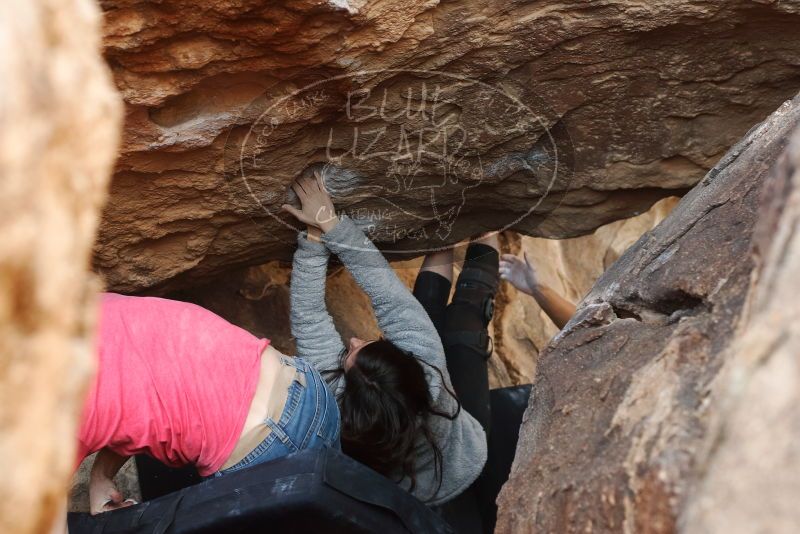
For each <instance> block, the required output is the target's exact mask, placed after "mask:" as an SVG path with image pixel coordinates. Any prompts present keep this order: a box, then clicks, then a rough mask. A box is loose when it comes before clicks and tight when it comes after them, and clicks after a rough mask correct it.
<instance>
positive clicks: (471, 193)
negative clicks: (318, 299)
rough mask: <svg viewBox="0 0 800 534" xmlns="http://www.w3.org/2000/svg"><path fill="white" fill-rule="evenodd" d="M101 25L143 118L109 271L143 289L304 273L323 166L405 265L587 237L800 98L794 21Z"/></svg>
mask: <svg viewBox="0 0 800 534" xmlns="http://www.w3.org/2000/svg"><path fill="white" fill-rule="evenodd" d="M101 5H102V7H103V9H104V10H105V13H106V34H105V53H106V57H107V59H108V62H109V64H110V65H111V67H112V69H113V72H114V76H115V79H116V82H117V85H118V87H119V88H120V91H121V92H122V94H123V95H124V98H125V100H126V102H127V115H126V126H125V140H124V144H123V149H122V157H121V159H120V161H119V165H118V169H117V172H116V175H115V178H114V182H113V187H112V191H111V197H112V200H111V202H110V203H109V205H108V209H107V210H106V212H105V216H104V221H103V227H102V235H101V238H100V240H99V243H98V246H97V250H96V255H95V259H96V265H97V267H98V268H99V269H100V270H101V271H102V272H103V273H104V275H105V276H106V279H107V281H108V284H109V286H110V287H112V288H114V289H117V290H122V291H137V290H142V289H145V288H153V289H159V288H161V289H163V286H164V285H165V284H168V285H170V286H171V287H173V288H174V287H179V286H181V285H196V284H197V283H199V282H200V281H201V280H203V279H204V278H205V279H207V278H209V277H211V276H213V275H215V274H218V273H220V272H222V271H224V270H227V269H229V268H230V267H231V266H235V265H243V264H254V263H260V262H263V261H266V260H268V259H276V258H287V257H288V254H289V252H290V250H291V243H292V240H291V233H292V232H291V230H290V229H289V228H286V227H284V226H283V224H282V222H281V221H282V220H283V219H282V218H280V217H277V218H275V217H273V216H272V215H270V214H274V213H275V211H276V209H277V207H278V206H279V205H280V204H281V203H282V202H283V201H284V197H285V195H284V191H285V189H286V186H287V184H288V183H289V182H290V180H292V179H293V178H294V177H296V176H297V175H298V174H300V173H302V172H304V171H306V170H307V168H308V166H309V165H310V164H312V163H315V162H316V163H320V162H331V161H334V162H336V161H338V163H339V169H340V170H342V169H343V172H332V173H331V179H332V180H333V182H334V186H335V189H336V192H337V202H338V204H339V205H340V207H342V208H343V209H345V210H346V211H348V212H349V213H351V214H353V215H354V216H356V217H358V218H363V219H367V220H371V221H373V222H374V223H375V232H374V236H375V237H376V238H378V239H379V240H381V241H382V242H383V244H384V247H385V248H386V249H387V250H388V249H391V250H393V251H397V250H400V249H404V250H405V249H415V250H419V249H420V247H423V248H426V247H429V246H433V245H437V244H440V243H442V242H451V243H452V242H456V241H458V240H460V239H463V238H464V237H466V236H467V235H469V234H473V233H475V232H476V231H478V230H482V229H486V228H490V227H492V228H494V227H498V226H503V225H508V224H511V225H512V226H513V227H514V228H515V229H517V230H519V231H521V232H523V233H526V234H531V235H539V236H550V237H570V236H576V235H580V234H585V233H589V232H590V231H591V230H593V229H594V228H597V227H599V226H600V225H602V224H605V223H607V222H610V221H612V220H616V219H619V218H622V217H626V216H629V215H631V214H633V213H638V212H642V211H644V210H645V209H646V208H647V207H648V206H649V205H650V204H651V203H652V202H654V201H655V200H656V199H658V198H659V197H662V196H666V195H669V194H673V193H674V192H676V191H680V190H683V189H685V188H687V187H689V186H691V185H693V184H694V183H696V182H697V181H698V180H699V179H700V178H701V177H702V176H703V175H704V174H705V172H706V170H708V168H710V167H711V165H712V164H713V162H715V161H716V160H717V159H718V158H719V157H720V156H721V154H722V153H723V152H724V151H725V150H726V149H727V148H728V147H729V146H730V145H731V144H732V143H733V142H734V141H735V140H736V139H738V138H739V137H741V135H743V134H744V133H745V131H746V129H747V128H748V127H749V126H750V125H752V124H754V123H755V122H757V121H758V120H761V119H762V118H763V117H765V116H766V115H767V114H768V113H769V112H770V111H771V110H773V109H774V108H775V106H777V105H778V104H779V103H780V102H781V101H783V100H784V99H785V98H787V97H789V96H791V95H793V94H794V92H795V91H796V90H797V87H798V86H800V65H798V50H800V32H797V31H796V29H797V25H798V21H800V15H799V14H798V13H800V6H798V4H797V3H796V2H760V1H755V0H701V1H697V0H679V1H675V0H654V1H650V2H639V1H634V0H592V1H590V2H571V3H562V2H557V1H555V0H546V1H536V2H528V3H517V2H504V1H500V0H470V1H469V2H442V3H439V2H436V1H431V0H403V1H400V2H379V1H374V0H359V1H349V2H348V1H338V0H330V1H328V2H323V1H315V2H307V1H303V2H263V1H261V0H214V1H211V2H206V3H203V4H202V5H198V4H197V3H196V2H189V1H188V0H163V1H140V0H103V1H101ZM421 70H425V71H430V70H437V71H444V72H446V73H448V74H441V73H439V74H429V73H428V74H425V73H421V72H419V71H421ZM359 71H368V72H367V73H365V74H361V75H357V76H354V74H355V73H357V72H359ZM453 76H456V77H455V78H454V77H453ZM458 77H467V78H469V79H470V80H480V81H481V82H485V83H486V84H489V85H482V84H481V83H477V82H468V81H465V80H463V79H461V78H458ZM332 78H335V79H334V80H333V81H328V80H331V79H332ZM308 84H317V85H315V86H314V87H313V89H309V90H302V89H303V88H304V87H306V86H308ZM423 89H424V90H425V92H426V94H425V95H424V96H423V94H422V93H423ZM359 90H371V91H372V93H371V95H370V97H369V98H368V99H367V101H366V103H365V104H362V105H361V107H359V105H358V104H359V100H360V96H359V95H361V96H363V94H361V93H358V91H359ZM348 91H356V93H355V95H353V98H351V99H349V100H348V94H349V93H348ZM293 92H296V94H294V96H292V95H293ZM384 97H385V98H384ZM348 102H349V103H350V104H352V105H351V106H350V107H349V108H348V107H347V104H348ZM423 104H424V105H425V106H427V108H426V110H427V111H428V112H429V113H428V114H427V115H426V114H422V113H419V111H420V109H421V107H422V106H423ZM367 105H374V106H377V107H378V108H379V111H382V112H383V114H382V115H380V116H371V117H369V118H368V117H367V115H369V113H370V112H369V110H367V109H366V108H365V106H367ZM348 109H349V111H350V114H349V115H348V111H347V110H348ZM406 110H407V113H404V111H406ZM382 128H385V130H381V129H382ZM545 130H548V131H550V132H552V137H550V136H548V135H544V134H543V132H544V131H545ZM419 132H422V141H421V143H420V138H419V135H418V133H419ZM357 134H358V137H357ZM356 137H357V139H358V142H355V141H356ZM445 139H447V142H446V141H445ZM462 142H463V143H462ZM354 145H355V146H356V150H355V151H352V150H351V149H352V148H353V146H354ZM420 145H421V146H422V148H423V149H424V150H422V156H420V150H419V149H420ZM454 145H455V146H454ZM226 146H227V149H226ZM445 146H447V147H448V152H447V154H446V155H445V154H444V153H443V152H442V148H443V147H445ZM556 149H557V150H558V152H557V153H556ZM242 156H244V157H242ZM556 160H557V161H558V165H559V167H558V171H559V172H558V174H557V177H556V178H555V179H553V172H552V171H553V170H554V166H555V161H556ZM240 163H241V165H240ZM476 170H478V171H479V172H477V173H476V172H475V171H476ZM462 193H463V194H462ZM540 201H541V202H540ZM557 206H558V209H556V207H557ZM531 210H532V213H531V214H529V215H528V216H527V217H522V216H524V215H525V214H526V213H528V212H529V211H531ZM520 217H522V218H521V219H519V218H520ZM517 219H519V220H517ZM395 240H397V242H394V241H395Z"/></svg>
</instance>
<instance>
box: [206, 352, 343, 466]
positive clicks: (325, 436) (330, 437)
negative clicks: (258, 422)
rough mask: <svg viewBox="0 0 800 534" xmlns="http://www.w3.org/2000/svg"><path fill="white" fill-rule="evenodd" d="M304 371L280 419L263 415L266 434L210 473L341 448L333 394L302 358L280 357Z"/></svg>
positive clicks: (284, 361) (291, 391)
mask: <svg viewBox="0 0 800 534" xmlns="http://www.w3.org/2000/svg"><path fill="white" fill-rule="evenodd" d="M282 361H283V363H285V364H288V365H291V366H292V367H295V368H296V369H298V370H299V371H300V372H301V373H302V374H303V375H305V385H303V384H302V383H301V382H300V381H299V380H297V379H296V378H295V380H293V381H292V384H291V386H289V395H288V397H287V399H286V406H285V407H284V409H283V413H282V414H281V418H280V420H279V421H273V420H272V419H266V420H265V421H264V423H265V424H266V425H268V426H269V427H270V429H271V432H270V433H269V435H268V436H267V437H266V438H265V439H264V441H262V442H261V443H260V444H259V445H258V446H257V447H256V448H255V449H253V451H252V452H250V453H249V454H248V455H247V456H245V457H244V459H242V460H241V461H240V462H238V463H236V464H234V465H232V466H231V467H229V468H227V469H223V470H222V471H217V472H216V473H214V475H213V476H215V477H220V476H223V475H225V474H227V473H232V472H235V471H239V470H240V469H244V468H247V467H250V466H253V465H256V464H261V463H264V462H268V461H270V460H274V459H276V458H280V457H282V456H286V455H287V454H290V453H293V452H297V451H302V450H305V449H318V448H321V447H332V448H336V449H340V448H341V446H340V444H339V431H340V425H341V421H340V417H339V407H338V406H337V405H336V398H335V397H334V396H333V394H332V393H331V392H330V390H329V389H328V387H327V386H326V385H325V382H324V381H323V380H322V377H321V376H320V374H319V373H318V372H317V371H316V370H315V369H314V368H313V367H311V365H309V364H308V362H306V361H305V360H303V359H302V358H289V357H285V358H284V357H282Z"/></svg>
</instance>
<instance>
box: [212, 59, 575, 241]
mask: <svg viewBox="0 0 800 534" xmlns="http://www.w3.org/2000/svg"><path fill="white" fill-rule="evenodd" d="M241 122H242V123H243V124H249V126H248V127H246V128H245V127H242V128H239V129H238V130H237V132H236V133H235V134H232V135H230V136H229V137H228V140H227V143H226V158H225V163H226V175H227V176H228V177H229V179H230V180H231V183H232V184H235V185H236V187H234V188H233V189H232V191H234V192H235V194H236V195H237V196H238V197H241V196H242V195H244V196H245V197H247V204H249V207H251V208H252V207H254V206H255V207H257V209H258V211H261V212H262V213H263V214H266V215H268V216H269V217H271V218H273V219H274V220H275V221H277V222H278V223H279V224H280V225H282V226H284V227H286V228H287V229H291V230H292V231H296V230H299V229H301V228H300V227H299V225H298V223H297V221H295V220H293V219H292V218H290V217H287V215H286V214H285V213H283V212H281V210H280V206H281V205H282V204H283V203H285V202H287V201H288V202H290V203H292V202H294V203H296V198H294V194H293V193H292V192H291V190H290V189H289V188H288V185H289V184H290V183H291V181H292V180H293V179H294V178H295V177H297V176H302V175H306V176H309V175H311V174H312V173H314V172H317V173H320V174H321V176H322V180H323V182H324V185H325V188H326V189H327V190H328V192H329V193H330V194H331V196H332V198H333V201H334V204H335V206H336V209H337V212H338V213H339V214H340V215H346V216H348V217H349V218H351V219H352V220H353V221H354V222H355V223H356V224H357V225H359V226H360V227H361V228H362V229H363V230H364V231H365V233H366V234H367V236H368V237H369V238H370V239H371V240H372V241H373V242H375V244H376V245H378V246H379V248H380V249H381V250H382V252H384V253H385V254H391V253H393V252H402V253H404V254H408V253H415V254H422V253H427V252H430V251H432V250H437V249H441V248H442V247H444V246H445V245H448V244H451V243H453V242H455V241H458V240H461V239H464V238H466V237H468V236H469V235H471V234H475V233H479V232H480V231H486V230H495V231H502V230H506V229H509V228H521V227H524V228H525V229H526V230H528V231H530V230H531V229H532V228H533V227H534V226H535V225H537V224H541V222H542V221H544V220H546V217H547V214H548V213H550V212H551V211H552V210H553V209H555V208H556V207H557V206H558V204H559V202H560V195H563V193H564V192H566V191H567V189H568V187H567V186H568V182H569V179H570V177H571V172H572V168H571V167H572V164H571V162H572V145H571V143H570V140H569V135H568V134H567V132H566V131H565V130H564V129H563V127H562V126H561V123H560V121H559V117H557V116H556V115H555V114H554V113H553V112H552V111H551V110H550V109H549V108H548V107H547V106H546V105H545V103H544V102H543V101H542V100H541V99H540V98H539V97H538V96H537V95H535V94H534V93H533V92H532V91H531V90H530V89H529V88H526V87H520V86H519V85H515V86H513V87H510V86H502V85H493V84H490V83H486V82H483V81H480V80H474V79H470V78H466V77H463V76H460V75H456V74H451V73H447V72H442V71H431V70H392V69H388V70H380V71H359V72H355V73H349V74H346V75H339V76H333V77H329V78H325V79H321V80H316V81H313V82H310V83H306V84H304V85H303V86H301V87H288V88H284V89H283V92H282V93H281V92H276V93H275V94H274V95H273V96H271V97H270V96H269V95H265V96H264V97H263V98H259V99H257V100H256V101H254V102H253V103H252V104H251V105H250V107H249V108H248V109H247V111H246V112H245V113H244V114H243V118H242V121H241ZM237 202H238V203H239V204H240V205H241V204H242V199H241V198H237Z"/></svg>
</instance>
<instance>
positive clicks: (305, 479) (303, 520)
mask: <svg viewBox="0 0 800 534" xmlns="http://www.w3.org/2000/svg"><path fill="white" fill-rule="evenodd" d="M68 522H69V531H70V534H145V533H147V534H150V533H154V534H166V533H169V534H200V533H212V532H214V533H216V532H225V533H229V532H230V533H235V532H270V533H273V532H293V533H294V532H325V533H375V532H377V533H380V534H393V533H407V532H413V533H420V532H424V533H426V534H427V533H431V534H435V533H440V532H441V533H445V532H448V533H449V532H452V531H451V529H450V527H449V526H448V525H447V524H446V523H445V522H444V521H443V520H442V519H441V518H440V517H439V516H438V515H437V514H435V513H434V512H433V511H431V510H430V509H429V508H427V507H426V506H425V505H423V504H422V503H421V502H420V501H418V500H417V499H415V498H414V497H412V496H411V495H409V494H408V493H407V492H405V491H403V490H401V489H400V488H399V487H398V486H397V485H396V484H394V483H393V482H391V481H390V480H388V479H386V478H384V477H383V476H381V475H379V474H377V473H375V472H374V471H372V470H370V469H368V468H367V467H364V466H363V465H361V464H359V463H358V462H356V461H355V460H352V459H351V458H348V457H347V456H345V455H343V454H341V453H340V452H338V451H335V450H332V449H319V450H312V451H302V452H298V453H295V454H291V455H289V456H286V457H284V458H279V459H277V460H274V461H271V462H268V463H264V464H261V465H256V466H253V467H250V468H248V469H243V470H242V471H238V472H236V473H230V474H229V475H226V476H224V477H220V478H216V479H209V480H206V481H204V482H200V483H199V484H196V485H192V486H190V487H187V488H184V489H181V490H179V491H176V492H174V493H170V494H167V495H164V496H161V497H158V498H156V499H153V500H150V501H146V502H144V503H142V504H139V505H136V506H132V507H129V508H124V509H121V510H115V511H113V512H106V513H103V514H99V515H97V516H91V515H89V514H86V513H70V514H69V516H68Z"/></svg>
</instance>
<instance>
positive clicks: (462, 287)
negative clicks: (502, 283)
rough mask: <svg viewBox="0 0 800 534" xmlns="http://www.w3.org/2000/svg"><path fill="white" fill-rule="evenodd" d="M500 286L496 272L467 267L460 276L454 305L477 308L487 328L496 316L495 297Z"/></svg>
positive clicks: (454, 296)
mask: <svg viewBox="0 0 800 534" xmlns="http://www.w3.org/2000/svg"><path fill="white" fill-rule="evenodd" d="M498 284H499V276H498V273H497V271H496V270H495V271H494V272H491V271H489V270H488V269H483V268H480V267H472V266H470V267H465V268H464V270H463V271H461V274H460V275H459V276H458V282H457V283H456V290H455V293H454V294H453V303H455V304H464V305H467V306H473V307H475V308H476V309H477V310H478V312H479V313H480V315H481V317H482V318H483V326H484V327H485V326H486V325H488V324H489V321H491V320H492V316H493V315H494V296H495V294H496V293H497V286H498Z"/></svg>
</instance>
